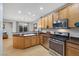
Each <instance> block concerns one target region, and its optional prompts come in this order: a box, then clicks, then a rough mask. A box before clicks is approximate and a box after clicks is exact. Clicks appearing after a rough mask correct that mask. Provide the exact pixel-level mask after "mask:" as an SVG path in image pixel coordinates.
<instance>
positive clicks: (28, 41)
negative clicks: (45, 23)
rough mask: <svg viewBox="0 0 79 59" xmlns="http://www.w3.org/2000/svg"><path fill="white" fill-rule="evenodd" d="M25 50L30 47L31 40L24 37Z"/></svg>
mask: <svg viewBox="0 0 79 59" xmlns="http://www.w3.org/2000/svg"><path fill="white" fill-rule="evenodd" d="M24 39H25V48H27V47H30V46H31V38H30V37H25V38H24Z"/></svg>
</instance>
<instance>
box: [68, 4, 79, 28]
mask: <svg viewBox="0 0 79 59" xmlns="http://www.w3.org/2000/svg"><path fill="white" fill-rule="evenodd" d="M68 8H69V23H68V25H69V27H75V26H74V24H75V22H77V21H79V4H72V5H71V6H69V7H68Z"/></svg>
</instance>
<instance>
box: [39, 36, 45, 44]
mask: <svg viewBox="0 0 79 59" xmlns="http://www.w3.org/2000/svg"><path fill="white" fill-rule="evenodd" d="M39 38H40V44H41V45H42V44H43V42H44V40H43V36H42V35H40V36H39Z"/></svg>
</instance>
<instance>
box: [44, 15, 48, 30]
mask: <svg viewBox="0 0 79 59" xmlns="http://www.w3.org/2000/svg"><path fill="white" fill-rule="evenodd" d="M44 21H45V22H44V28H45V29H46V28H47V21H48V17H47V16H45V17H44Z"/></svg>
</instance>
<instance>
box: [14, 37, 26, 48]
mask: <svg viewBox="0 0 79 59" xmlns="http://www.w3.org/2000/svg"><path fill="white" fill-rule="evenodd" d="M24 43H25V41H24V38H23V37H21V36H13V48H20V49H23V48H25V44H24Z"/></svg>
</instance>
